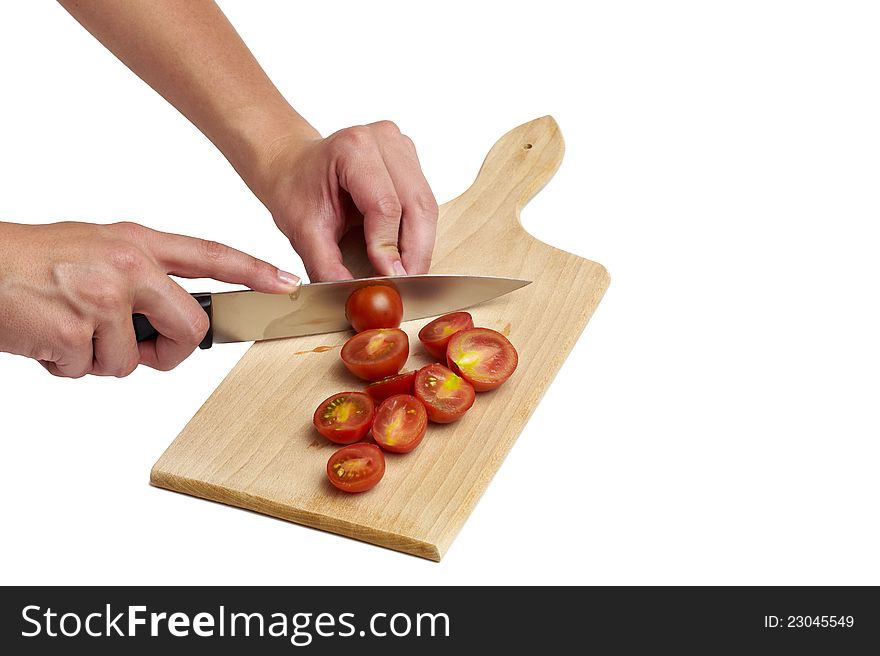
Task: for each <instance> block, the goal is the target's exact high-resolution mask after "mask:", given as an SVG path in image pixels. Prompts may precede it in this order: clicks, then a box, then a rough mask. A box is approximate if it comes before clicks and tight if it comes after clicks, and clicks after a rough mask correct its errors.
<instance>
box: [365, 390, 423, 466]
mask: <svg viewBox="0 0 880 656" xmlns="http://www.w3.org/2000/svg"><path fill="white" fill-rule="evenodd" d="M427 429H428V413H427V412H426V411H425V405H424V404H423V403H422V402H421V401H419V400H418V399H417V398H416V397H414V396H413V395H411V394H395V395H394V396H389V397H388V398H387V399H385V400H384V401H382V405H380V406H379V409H378V410H377V411H376V418H375V419H373V439H374V440H376V444H378V445H379V446H380V447H382V448H383V449H385V451H392V452H393V453H408V452H410V451H412V450H413V449H415V448H416V447H417V446H418V445H419V442H421V441H422V438H423V437H424V436H425V431H426V430H427Z"/></svg>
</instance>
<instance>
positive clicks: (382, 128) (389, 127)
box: [373, 121, 400, 135]
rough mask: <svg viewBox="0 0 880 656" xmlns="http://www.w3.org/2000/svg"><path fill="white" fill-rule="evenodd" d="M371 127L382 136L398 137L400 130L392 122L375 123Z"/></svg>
mask: <svg viewBox="0 0 880 656" xmlns="http://www.w3.org/2000/svg"><path fill="white" fill-rule="evenodd" d="M373 127H374V128H375V129H376V130H378V131H379V132H382V133H384V134H389V135H398V134H400V128H399V127H397V124H396V123H395V122H394V121H377V122H376V123H374V124H373Z"/></svg>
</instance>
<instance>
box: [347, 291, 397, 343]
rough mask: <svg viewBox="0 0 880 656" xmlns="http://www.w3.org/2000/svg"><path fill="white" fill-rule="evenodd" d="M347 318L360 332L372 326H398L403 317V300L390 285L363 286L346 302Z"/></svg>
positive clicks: (356, 330)
mask: <svg viewBox="0 0 880 656" xmlns="http://www.w3.org/2000/svg"><path fill="white" fill-rule="evenodd" d="M345 318H346V319H348V322H349V323H350V324H351V327H352V328H354V330H355V332H358V333H360V332H363V331H365V330H369V329H371V328H397V327H398V326H399V325H400V321H401V319H403V301H401V299H400V294H399V293H398V292H397V290H396V289H394V287H391V286H389V285H369V286H367V287H361V288H360V289H356V290H354V291H353V292H352V293H351V295H350V296H349V297H348V300H347V301H346V302H345Z"/></svg>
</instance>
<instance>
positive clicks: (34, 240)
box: [0, 222, 299, 378]
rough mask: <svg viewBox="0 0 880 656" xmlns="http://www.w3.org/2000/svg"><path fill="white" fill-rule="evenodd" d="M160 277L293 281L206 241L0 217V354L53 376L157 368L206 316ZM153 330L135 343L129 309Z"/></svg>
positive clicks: (279, 285)
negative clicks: (23, 358) (35, 362)
mask: <svg viewBox="0 0 880 656" xmlns="http://www.w3.org/2000/svg"><path fill="white" fill-rule="evenodd" d="M167 274H173V275H177V276H183V277H187V278H203V277H204V278H214V279H216V280H222V281H225V282H231V283H238V284H243V285H246V286H248V287H250V288H251V289H254V290H257V291H262V292H268V293H289V292H290V291H291V290H292V289H295V288H296V286H297V285H298V284H299V278H297V277H296V276H294V275H292V274H289V273H286V272H283V271H280V270H279V269H276V268H275V267H274V266H272V265H270V264H268V263H266V262H263V261H262V260H258V259H256V258H254V257H251V256H250V255H246V254H245V253H242V252H240V251H237V250H235V249H232V248H229V247H228V246H224V245H222V244H218V243H216V242H211V241H205V240H202V239H195V238H193V237H184V236H182V235H174V234H169V233H165V232H158V231H155V230H150V229H149V228H145V227H143V226H140V225H137V224H134V223H115V224H112V225H93V224H89V223H72V222H71V223H54V224H50V225H19V224H13V223H0V316H2V317H3V322H2V324H0V351H6V352H9V353H15V354H18V355H24V356H26V357H30V358H34V359H35V360H38V361H39V362H40V363H41V364H42V365H43V366H44V367H45V368H46V369H47V370H48V371H49V372H50V373H52V374H54V375H56V376H63V377H69V378H79V377H80V376H83V375H85V374H95V375H98V376H117V377H121V376H127V375H128V374H130V373H131V372H132V371H134V369H135V368H136V367H137V365H138V364H145V365H147V366H149V367H153V368H154V369H160V370H162V371H167V370H169V369H173V368H174V367H176V366H177V365H178V364H180V362H182V361H183V360H184V359H185V358H186V357H187V356H188V355H189V354H190V353H192V351H193V350H194V349H195V348H196V346H198V344H199V342H200V341H201V340H202V338H203V337H204V336H205V334H206V332H207V330H208V327H209V322H208V317H207V315H206V314H205V312H204V311H203V310H202V309H201V307H200V306H199V304H198V302H197V301H196V300H195V299H193V297H192V296H190V295H189V294H188V293H186V292H185V291H184V290H183V288H182V287H180V286H179V285H178V284H177V283H175V282H174V281H173V280H172V279H171V278H169V277H168V275H167ZM136 312H140V313H143V314H144V315H146V316H147V318H148V319H149V320H150V323H152V324H153V326H154V327H155V328H156V330H158V332H159V333H160V334H159V336H158V337H157V338H156V340H155V341H152V340H151V341H147V342H142V343H140V344H138V343H136V341H135V333H134V328H133V326H132V314H134V313H136Z"/></svg>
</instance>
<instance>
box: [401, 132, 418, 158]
mask: <svg viewBox="0 0 880 656" xmlns="http://www.w3.org/2000/svg"><path fill="white" fill-rule="evenodd" d="M400 140H401V141H402V142H403V145H404V146H406V148H407V149H408V150H410V151H411V152H413V153H414V152H416V144H415V142H414V141H413V140H412V139H410V138H409V137H408V136H407V135H405V134H402V133H401V135H400Z"/></svg>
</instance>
